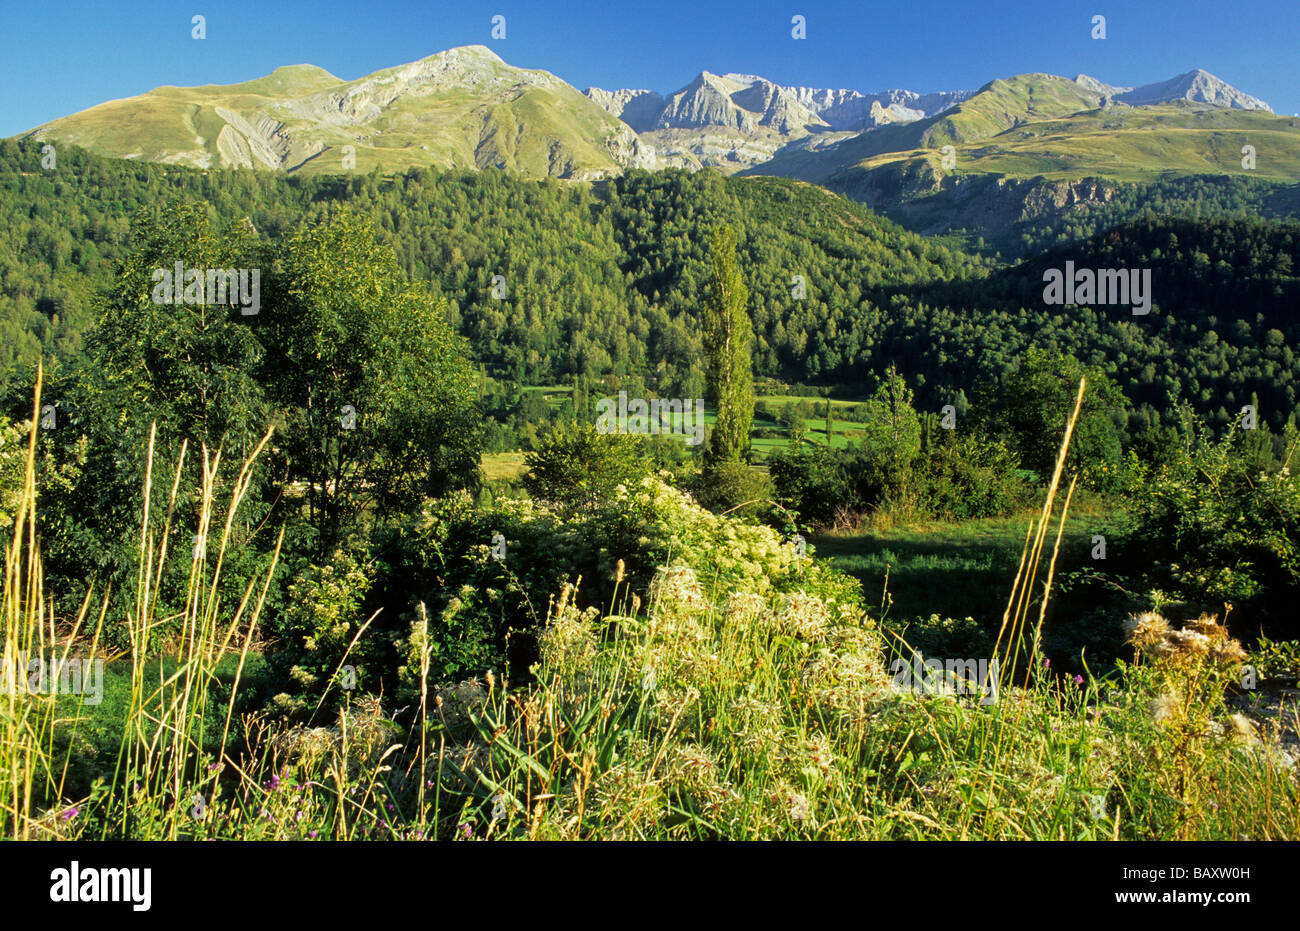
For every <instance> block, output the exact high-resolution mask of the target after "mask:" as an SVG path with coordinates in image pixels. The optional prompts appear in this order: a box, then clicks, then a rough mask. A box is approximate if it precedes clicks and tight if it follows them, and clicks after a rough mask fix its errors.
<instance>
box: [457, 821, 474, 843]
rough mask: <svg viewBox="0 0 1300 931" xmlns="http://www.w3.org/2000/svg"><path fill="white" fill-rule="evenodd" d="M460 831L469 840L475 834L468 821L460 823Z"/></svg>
mask: <svg viewBox="0 0 1300 931" xmlns="http://www.w3.org/2000/svg"><path fill="white" fill-rule="evenodd" d="M460 833H461V834H463V835H464V836H465V840H469V839H470V838H471V837H473V836H474V829H473V828H472V827H470V823H469V822H468V821H464V822H462V823H461V825H460Z"/></svg>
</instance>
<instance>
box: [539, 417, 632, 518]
mask: <svg viewBox="0 0 1300 931" xmlns="http://www.w3.org/2000/svg"><path fill="white" fill-rule="evenodd" d="M525 464H526V465H527V466H528V473H527V474H526V475H525V476H524V487H525V488H526V489H528V492H529V494H531V495H533V496H535V497H537V498H542V499H545V500H548V501H557V502H560V503H563V504H566V505H568V506H569V507H588V506H591V505H594V504H596V503H598V502H599V501H601V500H604V499H606V498H608V497H609V496H610V495H612V494H613V492H614V489H615V488H616V487H617V486H619V485H627V486H629V487H631V486H634V485H636V484H637V482H638V481H640V479H642V478H644V477H645V476H646V475H648V474H649V472H650V461H649V459H648V458H647V457H646V455H645V444H644V442H643V438H642V437H640V436H636V435H629V434H618V433H601V432H600V431H599V430H598V429H597V428H596V427H595V425H593V424H579V423H570V424H567V425H559V426H556V427H554V428H553V429H551V430H550V432H548V433H547V434H546V435H545V436H543V437H542V438H541V439H540V440H539V441H538V443H537V448H536V449H535V450H534V451H533V452H530V453H529V454H528V455H527V456H526V457H525Z"/></svg>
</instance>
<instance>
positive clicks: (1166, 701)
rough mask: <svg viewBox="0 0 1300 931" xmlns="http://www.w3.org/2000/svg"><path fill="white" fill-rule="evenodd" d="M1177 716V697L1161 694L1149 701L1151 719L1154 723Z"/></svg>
mask: <svg viewBox="0 0 1300 931" xmlns="http://www.w3.org/2000/svg"><path fill="white" fill-rule="evenodd" d="M1177 716H1178V698H1177V697H1176V696H1174V695H1168V694H1165V695H1161V696H1159V697H1157V698H1156V699H1154V700H1153V701H1152V702H1151V720H1152V721H1155V722H1156V723H1161V722H1164V721H1170V720H1173V719H1174V718H1175V717H1177Z"/></svg>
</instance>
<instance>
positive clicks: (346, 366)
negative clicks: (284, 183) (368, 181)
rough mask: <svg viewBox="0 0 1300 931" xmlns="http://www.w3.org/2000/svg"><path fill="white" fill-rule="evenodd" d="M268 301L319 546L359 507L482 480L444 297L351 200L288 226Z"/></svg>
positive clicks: (276, 370)
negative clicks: (425, 284) (410, 277)
mask: <svg viewBox="0 0 1300 931" xmlns="http://www.w3.org/2000/svg"><path fill="white" fill-rule="evenodd" d="M276 285H277V291H276V293H275V294H274V295H273V306H272V308H270V309H269V310H268V311H264V312H263V313H264V314H266V315H267V320H266V328H267V339H268V344H269V347H270V352H269V353H268V365H267V369H268V382H269V383H270V384H271V385H272V386H273V390H274V393H275V397H276V400H277V401H278V403H279V404H280V406H281V408H282V411H283V418H284V421H285V426H286V430H285V433H286V442H285V451H286V454H287V456H286V458H287V462H286V467H287V471H288V476H289V478H290V479H291V480H299V481H302V482H304V483H305V488H306V497H307V505H308V510H309V518H310V523H311V527H312V529H313V530H314V532H315V535H316V541H317V542H316V546H317V551H318V553H319V554H321V555H324V554H326V553H329V552H331V551H332V549H333V548H334V547H335V546H336V545H337V544H338V543H339V542H340V540H341V539H342V538H343V536H344V535H345V534H346V532H347V531H348V530H349V529H350V528H351V527H353V526H354V525H355V521H357V520H358V519H359V518H360V517H361V516H362V514H363V513H365V512H366V511H368V510H372V509H373V512H374V514H375V516H376V517H378V518H381V519H382V518H384V517H386V516H388V515H390V514H392V513H393V512H394V511H395V510H397V509H399V508H402V507H406V506H409V505H410V504H411V503H412V502H413V501H415V500H418V499H419V498H420V497H422V496H436V495H441V494H445V493H446V492H448V491H450V490H453V489H456V488H465V487H473V486H475V485H476V484H477V479H478V460H479V455H480V451H481V440H482V437H481V434H482V423H481V417H480V414H479V409H478V404H477V394H478V386H477V374H476V373H475V371H474V369H473V367H472V365H471V364H470V360H469V352H468V349H467V347H466V344H465V341H464V340H463V339H462V338H460V337H459V336H458V335H456V334H455V332H454V331H453V330H452V328H451V325H450V323H449V321H448V318H447V309H446V305H445V303H444V302H443V301H441V300H437V301H435V300H434V299H432V298H431V297H430V296H429V294H428V293H427V292H426V291H424V290H423V289H421V288H417V287H414V286H412V285H410V284H408V283H407V282H406V280H405V279H404V276H403V275H402V273H401V272H400V270H399V267H398V264H397V260H396V257H395V256H394V254H393V252H392V250H391V249H390V248H388V247H387V246H383V245H381V244H380V243H379V242H378V241H377V240H376V236H375V231H374V229H373V227H372V226H371V225H370V224H369V223H368V222H367V221H365V220H363V219H362V218H360V217H359V216H357V215H356V214H354V213H352V212H350V211H339V212H338V213H336V214H334V215H333V216H331V217H329V218H328V219H326V220H324V221H322V222H320V223H316V224H312V225H307V226H304V227H302V228H300V229H298V230H297V231H296V232H295V233H294V234H293V235H292V236H290V237H289V239H288V241H287V243H286V244H285V246H284V248H283V251H282V256H281V260H280V268H279V275H278V276H277V281H276Z"/></svg>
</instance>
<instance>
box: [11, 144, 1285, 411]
mask: <svg viewBox="0 0 1300 931" xmlns="http://www.w3.org/2000/svg"><path fill="white" fill-rule="evenodd" d="M62 158H63V161H62V163H61V164H62V167H61V169H60V171H59V172H58V173H57V174H52V173H50V172H45V171H42V170H41V168H40V167H39V166H40V154H39V152H38V150H37V149H36V148H35V147H34V146H31V145H24V144H21V143H15V142H12V141H7V142H4V143H0V192H2V193H0V211H3V217H4V224H3V230H4V231H3V233H2V234H0V235H3V236H4V250H3V255H2V257H0V261H3V262H4V263H5V264H4V266H3V268H2V269H0V333H3V336H4V339H3V347H4V348H3V353H4V357H3V358H0V365H2V366H3V367H4V368H3V371H4V372H6V373H8V374H7V375H6V378H7V379H12V378H14V377H15V374H16V372H17V371H18V369H20V368H21V367H24V366H25V367H27V368H28V369H30V367H31V365H32V364H33V363H34V362H35V361H36V358H37V357H38V356H39V355H40V354H41V353H45V354H46V355H47V356H51V357H53V358H56V359H59V360H61V361H63V362H68V361H71V360H73V359H75V358H76V357H77V355H78V353H79V352H80V349H81V346H82V340H83V337H84V335H85V333H86V331H87V330H88V328H89V327H90V326H91V325H92V324H93V322H94V321H95V319H96V311H95V308H94V306H93V302H94V295H95V291H96V288H98V287H100V286H102V285H103V284H104V283H106V282H107V281H108V280H109V278H110V276H111V274H112V270H113V266H114V263H115V262H117V261H120V260H121V259H122V257H123V256H124V255H125V254H126V252H127V250H128V249H129V247H130V224H131V221H132V219H133V218H134V217H135V216H136V214H137V213H138V212H139V211H144V212H145V213H146V214H152V215H154V216H159V215H162V214H165V213H166V212H167V211H168V210H169V209H173V206H171V205H174V204H178V203H182V202H185V201H187V200H188V201H198V202H203V203H206V204H208V205H209V206H208V209H209V210H210V211H211V212H212V215H213V216H214V217H215V218H217V219H220V220H240V219H242V218H245V217H247V218H248V219H249V222H250V223H251V224H252V226H253V228H254V229H255V230H257V232H258V234H259V235H260V236H261V237H263V238H264V239H266V240H269V241H276V240H278V239H279V238H281V237H282V236H284V235H285V233H286V232H287V231H288V230H289V229H291V228H292V227H293V226H294V225H295V224H297V223H298V222H300V221H301V220H302V219H304V218H312V217H317V216H320V215H323V214H324V213H326V212H328V211H329V210H330V209H331V208H332V207H334V206H338V205H347V206H350V207H352V208H354V209H355V210H356V211H357V212H358V213H359V214H360V215H362V216H365V217H367V218H369V219H370V220H371V221H372V222H373V223H374V225H375V227H376V229H377V230H378V231H379V235H380V239H381V241H383V242H384V243H385V244H386V245H387V246H389V247H390V248H391V249H392V250H393V252H394V253H395V254H396V256H397V261H398V265H399V266H400V268H401V269H402V270H403V272H404V273H405V274H406V276H407V277H408V278H409V279H411V280H412V281H420V282H425V283H427V285H428V286H429V288H430V289H431V290H432V291H433V293H434V294H435V295H439V296H442V297H444V298H445V299H446V301H447V309H448V313H449V315H450V320H451V322H452V324H453V325H454V326H455V327H456V328H457V329H458V330H459V331H460V333H461V334H462V335H464V336H465V337H466V338H467V339H468V340H469V341H470V344H471V347H472V351H473V353H474V357H475V360H476V361H477V362H478V363H479V364H480V365H482V366H483V367H484V369H485V371H486V372H487V373H488V374H489V375H491V376H492V377H493V378H496V379H501V380H504V381H508V382H513V383H515V384H518V385H530V384H531V385H541V384H554V383H557V382H558V383H569V382H571V381H572V380H573V378H574V377H575V376H577V377H586V378H593V379H594V378H602V377H606V376H614V377H616V378H628V377H631V378H633V379H636V380H637V381H638V382H639V383H640V384H642V385H644V388H645V389H646V390H650V391H653V392H656V393H658V394H661V395H663V396H678V395H681V396H686V395H690V396H694V395H696V394H698V393H699V391H700V389H701V384H702V383H701V378H702V372H701V371H700V369H699V367H698V366H697V365H696V361H697V359H698V356H699V350H700V347H699V339H698V328H697V326H696V319H695V314H696V308H697V307H698V303H699V299H700V296H701V294H700V289H701V285H702V281H703V279H704V273H705V265H706V255H705V243H706V239H707V237H706V232H707V231H708V230H709V229H711V228H712V227H713V226H714V225H716V224H719V223H728V224H730V225H731V226H732V227H733V228H735V229H736V230H737V233H738V239H739V250H740V251H739V256H740V261H741V263H742V265H743V266H744V268H745V269H746V274H747V276H748V284H749V288H750V291H751V293H752V304H751V314H752V318H753V326H754V331H755V344H754V351H753V360H754V372H755V374H756V375H757V376H759V377H770V378H774V379H779V380H781V381H783V382H785V383H787V384H795V383H798V384H805V385H815V386H822V387H826V388H831V389H833V390H835V391H837V392H840V393H843V394H845V395H847V396H859V395H862V396H865V395H866V394H868V393H870V391H871V390H872V389H874V387H875V385H876V384H877V383H878V380H879V377H880V373H882V372H884V371H885V370H886V369H887V368H888V367H889V366H890V365H893V366H895V367H896V368H898V369H899V370H900V371H902V372H903V373H905V375H906V376H907V378H908V380H909V382H910V383H911V384H912V385H913V386H914V388H915V390H916V392H917V395H918V401H919V403H920V404H921V405H922V406H924V407H926V408H928V409H932V410H937V409H938V408H939V407H940V406H941V405H942V404H944V403H948V402H950V401H952V400H953V398H954V397H955V396H956V394H957V392H958V391H961V392H962V393H963V394H965V395H967V396H968V395H970V393H971V392H972V391H973V390H974V389H975V387H976V386H977V385H978V384H979V383H980V381H981V380H991V381H992V382H994V383H1000V382H1001V381H1002V380H1003V379H1004V378H1005V377H1006V376H1007V374H1008V373H1009V372H1010V371H1011V370H1013V369H1014V368H1015V367H1016V366H1017V364H1018V363H1017V360H1018V359H1019V358H1020V357H1021V356H1022V355H1023V353H1024V352H1025V350H1026V348H1027V347H1028V346H1030V345H1036V346H1039V347H1041V348H1045V349H1049V350H1055V351H1060V352H1062V353H1066V354H1069V355H1071V356H1073V357H1075V358H1077V359H1079V360H1080V361H1082V362H1084V363H1085V364H1088V365H1091V366H1095V367H1096V368H1098V369H1099V370H1100V371H1102V372H1103V373H1105V374H1106V375H1107V377H1109V378H1111V379H1112V380H1114V381H1115V382H1116V384H1118V385H1119V386H1120V388H1121V389H1122V390H1123V392H1124V395H1125V397H1126V399H1127V401H1128V406H1129V407H1130V410H1129V412H1128V414H1127V415H1126V416H1127V419H1128V420H1129V421H1131V424H1130V423H1125V424H1123V429H1124V430H1126V431H1128V430H1130V429H1132V430H1137V431H1140V430H1142V429H1144V428H1146V427H1148V426H1151V425H1154V424H1159V423H1161V422H1162V421H1161V418H1162V416H1167V415H1168V412H1169V411H1170V410H1171V406H1172V404H1174V403H1176V402H1177V401H1179V400H1186V401H1187V402H1188V403H1190V404H1191V405H1192V406H1193V408H1194V409H1195V410H1197V411H1198V412H1201V413H1205V414H1207V415H1209V416H1211V417H1212V418H1213V419H1214V421H1215V423H1216V425H1218V426H1223V425H1225V424H1226V423H1227V422H1228V420H1229V419H1230V418H1231V417H1232V416H1235V414H1236V413H1237V411H1238V410H1239V408H1240V406H1241V405H1242V404H1247V403H1251V398H1252V397H1254V398H1256V399H1257V401H1258V409H1259V414H1260V417H1261V419H1263V420H1264V422H1266V423H1267V424H1269V425H1270V426H1271V427H1272V428H1273V429H1275V430H1279V429H1281V428H1282V426H1284V425H1285V423H1286V422H1287V420H1288V419H1290V418H1291V417H1292V416H1293V415H1294V414H1295V413H1296V410H1297V398H1296V393H1295V376H1296V369H1295V365H1296V359H1295V350H1294V347H1295V345H1296V341H1297V338H1300V334H1298V333H1297V330H1296V325H1295V323H1294V322H1292V321H1288V319H1287V314H1286V313H1285V311H1286V309H1287V308H1288V307H1291V306H1294V303H1295V300H1296V296H1297V290H1296V289H1297V277H1296V276H1297V271H1296V267H1297V261H1298V260H1300V255H1297V250H1300V225H1297V224H1296V223H1294V222H1290V221H1273V222H1270V221H1264V220H1260V219H1253V218H1249V217H1248V216H1247V215H1246V214H1245V211H1247V210H1249V209H1250V207H1251V206H1252V204H1253V203H1254V201H1253V200H1252V198H1253V197H1255V196H1257V195H1255V193H1254V191H1253V189H1252V188H1250V187H1248V186H1245V185H1244V184H1237V185H1229V186H1227V187H1226V188H1225V187H1224V186H1222V185H1214V184H1211V183H1209V182H1207V183H1206V184H1205V188H1206V189H1207V190H1209V191H1211V192H1213V195H1214V196H1212V197H1210V196H1207V197H1204V198H1198V199H1197V200H1196V201H1195V203H1196V204H1197V205H1198V209H1200V210H1203V211H1204V212H1207V213H1210V214H1216V213H1217V214H1222V215H1224V216H1223V218H1221V219H1205V218H1192V217H1188V216H1160V215H1152V213H1151V209H1152V205H1154V208H1156V209H1158V208H1159V207H1161V206H1162V205H1164V204H1165V200H1164V199H1163V198H1162V197H1161V196H1160V192H1159V191H1148V192H1147V193H1146V194H1145V195H1144V196H1142V197H1135V198H1134V199H1133V200H1132V201H1131V205H1132V208H1133V213H1132V215H1131V216H1128V217H1127V218H1125V211H1127V210H1128V207H1129V202H1124V203H1123V204H1122V207H1121V205H1111V206H1110V207H1109V208H1108V209H1109V213H1108V214H1106V216H1107V217H1109V218H1113V221H1114V222H1113V225H1109V224H1108V225H1106V226H1105V228H1104V229H1102V230H1100V231H1098V227H1099V225H1100V224H1101V223H1102V220H1101V219H1097V218H1089V219H1086V220H1085V221H1084V222H1083V223H1082V224H1081V225H1079V226H1072V227H1067V228H1066V229H1065V230H1064V231H1059V232H1058V233H1057V234H1056V236H1055V237H1054V238H1053V240H1052V241H1053V242H1056V243H1057V245H1055V246H1054V250H1055V251H1049V252H1045V253H1043V254H1041V255H1037V256H1033V257H1030V258H1027V259H1025V260H1024V261H1023V263H1022V264H1017V265H1016V266H1013V267H1006V266H1003V265H1001V264H1000V263H997V262H995V261H994V260H992V259H988V258H980V257H977V256H973V255H968V254H965V253H963V252H961V251H959V250H957V249H955V248H948V247H945V246H942V245H938V244H936V243H935V242H932V241H929V240H927V239H925V238H924V237H921V236H918V235H914V234H911V233H908V232H907V231H905V230H903V229H901V228H900V227H897V226H895V225H893V224H891V223H890V222H888V221H886V220H883V219H881V218H880V217H879V216H877V215H876V214H874V213H872V212H871V211H869V210H867V209H865V208H863V207H861V206H859V205H857V204H854V203H853V202H851V201H848V200H845V199H844V198H841V197H838V196H835V195H832V194H828V193H827V192H825V191H823V190H821V189H819V188H815V187H813V186H810V185H806V184H800V183H797V182H791V181H787V180H783V179H776V178H755V179H727V178H723V177H721V176H719V175H717V174H715V173H712V172H708V171H705V172H701V173H699V174H695V175H692V174H688V173H686V172H681V171H665V172H656V173H647V172H640V173H638V172H632V173H629V174H628V175H626V176H624V177H622V178H619V179H614V180H610V181H607V182H603V183H601V184H598V185H596V186H594V187H588V186H579V185H570V184H566V183H563V182H558V181H530V180H526V179H519V178H514V177H511V176H508V175H505V174H502V173H500V172H493V171H487V172H482V173H474V172H467V173H437V172H432V171H424V172H421V171H412V172H408V173H406V174H403V175H398V176H395V177H380V176H379V175H370V176H365V177H348V178H324V179H299V178H291V179H285V178H281V177H276V176H274V175H266V174H257V173H252V172H236V171H226V172H199V171H195V170H189V169H180V168H168V167H165V166H158V165H145V164H139V165H137V164H131V163H127V162H118V161H108V160H102V159H97V158H95V157H93V156H90V155H87V154H85V153H83V152H80V151H77V150H72V151H70V152H69V153H68V154H66V155H65V156H62ZM1187 188H1188V185H1187V184H1183V185H1182V186H1181V188H1180V192H1179V193H1180V197H1179V198H1175V197H1174V196H1173V195H1172V194H1169V195H1166V196H1168V198H1169V200H1170V202H1171V204H1172V205H1174V206H1175V207H1176V208H1185V207H1186V206H1187V204H1188V203H1190V202H1191V198H1190V196H1189V193H1188V191H1187ZM1089 216H1090V217H1091V215H1089ZM1062 236H1064V237H1065V239H1064V242H1065V244H1064V245H1062V244H1060V240H1061V239H1062ZM1046 237H1047V232H1046V231H1045V232H1044V240H1045V241H1046ZM1067 254H1068V257H1069V258H1071V259H1073V260H1074V262H1075V264H1076V265H1077V266H1079V267H1091V268H1108V267H1121V266H1129V267H1132V266H1141V267H1149V268H1151V270H1152V278H1153V282H1154V284H1153V291H1154V298H1155V301H1154V306H1153V308H1152V310H1151V313H1150V314H1149V315H1147V316H1142V317H1137V316H1134V315H1132V314H1131V313H1130V312H1129V311H1128V309H1127V308H1122V307H1119V308H1117V307H1086V306H1085V307H1055V306H1047V305H1044V303H1043V301H1042V270H1043V269H1044V268H1046V267H1054V266H1056V265H1062V264H1063V263H1064V261H1065V258H1066V257H1067ZM496 275H500V276H502V277H503V278H504V283H505V289H506V290H505V296H504V297H503V298H495V297H494V296H493V276H496ZM796 294H801V295H802V296H795V295H796Z"/></svg>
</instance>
